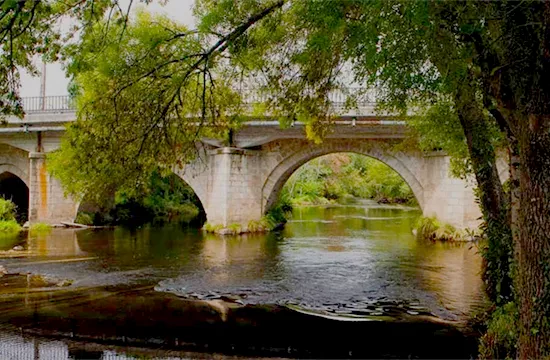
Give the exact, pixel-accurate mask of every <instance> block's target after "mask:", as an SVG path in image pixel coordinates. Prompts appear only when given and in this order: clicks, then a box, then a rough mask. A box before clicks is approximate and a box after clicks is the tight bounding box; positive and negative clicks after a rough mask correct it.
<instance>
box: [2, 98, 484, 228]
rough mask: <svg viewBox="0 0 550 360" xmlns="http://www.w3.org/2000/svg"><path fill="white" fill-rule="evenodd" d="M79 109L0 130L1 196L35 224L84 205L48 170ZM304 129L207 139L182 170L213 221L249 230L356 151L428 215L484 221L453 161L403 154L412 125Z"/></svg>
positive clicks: (361, 115) (372, 122) (366, 113)
mask: <svg viewBox="0 0 550 360" xmlns="http://www.w3.org/2000/svg"><path fill="white" fill-rule="evenodd" d="M74 118H75V113H74V111H72V110H70V108H69V109H67V108H64V109H54V110H51V109H49V110H48V109H47V110H45V111H40V110H39V111H28V112H27V116H26V117H25V119H24V120H19V119H14V118H13V119H8V124H7V126H5V127H2V128H0V195H3V196H5V197H7V198H12V199H13V200H14V201H15V202H16V203H17V204H18V206H19V207H20V208H21V209H22V210H23V209H28V219H29V220H30V221H31V222H47V223H59V222H62V221H68V222H72V221H73V220H74V218H75V217H76V213H77V211H78V206H79V202H78V201H77V200H74V199H71V198H68V197H65V196H64V194H63V190H62V188H61V185H60V183H59V182H58V181H57V179H55V178H53V177H52V176H51V175H50V174H49V173H48V170H47V163H46V154H47V153H49V152H51V151H53V150H55V149H57V148H58V147H59V145H60V140H61V136H62V135H63V131H64V124H66V123H68V122H70V121H73V120H74ZM304 134H305V131H304V128H303V125H301V124H298V123H297V124H295V125H294V126H292V127H290V128H288V129H281V128H280V127H279V124H278V122H276V121H250V122H247V123H246V124H245V125H244V126H243V127H242V129H240V130H239V131H237V132H236V134H235V135H234V142H233V146H232V147H227V146H223V145H222V144H221V143H220V142H219V141H217V140H213V139H203V141H202V142H201V143H200V144H198V145H197V146H198V153H199V156H198V157H197V159H196V160H195V161H194V162H193V163H191V164H188V165H187V166H185V168H184V169H180V170H177V171H175V172H176V174H177V175H179V176H180V177H181V178H182V179H183V180H185V181H186V182H187V183H188V184H189V185H190V186H191V187H192V188H193V190H194V191H195V193H196V194H197V196H198V198H199V199H200V201H201V202H202V205H203V207H204V210H205V212H206V216H207V221H208V222H210V223H212V224H214V225H218V224H219V225H222V226H223V227H227V226H229V225H232V224H239V225H240V226H241V228H242V229H243V230H246V228H247V227H248V224H249V222H250V221H252V220H254V221H257V220H260V218H261V217H262V216H263V215H264V214H265V212H266V211H267V210H268V209H269V208H270V207H271V206H272V205H273V204H274V202H275V201H276V199H277V197H278V195H279V193H280V191H281V189H282V187H283V185H284V184H285V182H286V181H287V180H288V178H289V177H290V176H291V175H292V173H293V172H294V171H295V170H296V169H298V168H299V167H300V166H301V165H303V164H304V163H306V162H308V161H309V160H312V159H314V158H316V157H318V156H321V155H325V154H330V153H337V152H353V153H358V154H363V155H366V156H370V157H373V158H375V159H378V160H380V161H382V162H384V163H386V164H387V165H389V166H390V167H391V168H393V169H394V170H395V171H397V173H399V174H400V175H401V176H402V177H403V179H404V180H405V181H406V182H407V184H408V185H409V186H410V187H411V189H412V191H413V193H414V195H415V197H416V199H417V200H418V203H419V205H420V207H421V209H422V211H423V213H424V214H425V215H428V216H431V215H436V216H437V217H438V218H439V219H441V220H443V221H445V222H449V223H451V224H453V225H455V226H458V227H470V226H475V225H476V224H477V223H478V218H479V216H480V212H479V208H478V206H477V205H476V203H475V201H474V195H473V191H472V184H468V183H467V182H465V181H463V180H461V179H455V178H452V177H450V176H449V158H448V157H447V156H445V155H444V154H442V153H421V152H418V151H414V150H403V149H401V150H400V147H399V144H400V143H401V142H402V141H403V139H404V138H405V137H406V125H405V124H404V122H402V121H396V120H395V119H392V118H391V117H386V118H385V119H383V120H380V118H379V117H378V116H376V115H374V112H373V109H372V107H370V108H367V109H365V108H363V109H362V111H361V112H355V113H346V114H344V115H342V116H341V117H340V119H339V120H337V121H336V123H335V125H334V126H333V131H332V132H331V133H330V134H329V135H328V136H327V137H326V139H325V140H324V141H323V142H322V143H320V144H314V143H313V142H311V141H308V140H306V139H305V135H304Z"/></svg>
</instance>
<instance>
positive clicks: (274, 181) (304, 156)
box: [262, 140, 424, 212]
mask: <svg viewBox="0 0 550 360" xmlns="http://www.w3.org/2000/svg"><path fill="white" fill-rule="evenodd" d="M339 152H351V153H357V154H361V155H365V156H369V157H372V158H374V159H376V160H379V161H382V162H383V163H385V164H386V165H388V166H389V167H391V168H392V169H393V170H395V171H396V172H397V173H398V174H399V175H400V176H401V177H402V178H403V179H404V180H405V182H406V183H407V184H408V185H409V186H410V187H411V190H412V191H413V193H414V196H415V197H416V199H417V201H418V204H419V205H420V207H421V208H423V206H424V188H423V186H422V184H421V182H420V180H419V179H418V177H417V176H416V175H415V174H414V172H413V170H414V168H415V167H418V166H419V164H418V163H413V160H412V157H411V156H407V155H403V154H401V153H396V152H392V151H391V149H390V146H388V144H385V143H383V142H380V141H364V140H363V141H361V142H356V141H342V140H340V141H330V140H325V141H324V142H323V143H321V144H320V145H311V144H309V146H308V145H306V146H302V147H301V148H299V149H298V150H297V151H295V152H293V153H291V154H289V155H287V156H286V157H285V158H283V159H282V160H281V161H279V162H278V164H277V165H276V166H275V167H274V168H273V170H272V171H271V172H270V173H269V175H268V176H267V178H266V180H265V182H264V185H263V187H262V212H266V211H267V210H269V209H270V207H271V206H272V205H273V204H274V203H275V202H276V200H277V198H278V196H279V193H280V191H281V190H282V188H283V186H284V184H285V183H286V181H287V180H288V179H289V178H290V176H291V175H292V174H293V173H294V172H295V171H296V170H297V169H298V168H299V167H300V166H302V165H303V164H305V163H307V162H308V161H310V160H312V159H314V158H317V157H319V156H323V155H327V154H331V153H339ZM411 168H412V169H413V170H411Z"/></svg>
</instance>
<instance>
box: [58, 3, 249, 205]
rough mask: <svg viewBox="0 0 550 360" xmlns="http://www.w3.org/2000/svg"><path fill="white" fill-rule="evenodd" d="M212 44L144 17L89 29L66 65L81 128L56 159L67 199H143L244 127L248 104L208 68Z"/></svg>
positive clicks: (72, 129)
mask: <svg viewBox="0 0 550 360" xmlns="http://www.w3.org/2000/svg"><path fill="white" fill-rule="evenodd" d="M122 31H123V36H121V32H122ZM207 44H208V41H207V39H205V38H204V36H203V35H201V34H199V33H196V32H193V31H190V30H188V29H187V28H185V27H184V26H182V25H180V24H177V23H175V22H174V21H171V20H169V19H168V18H167V17H162V16H152V15H150V14H147V13H145V12H140V13H138V14H137V15H136V17H135V20H134V21H130V22H128V23H125V22H121V23H119V22H116V23H111V24H109V26H106V24H105V23H99V24H96V25H94V26H93V27H90V28H88V29H87V31H86V32H85V33H84V34H83V36H82V41H81V42H80V43H79V44H78V45H75V48H74V49H71V50H70V51H71V62H70V64H69V66H68V72H69V74H70V75H71V76H72V77H73V84H74V85H73V88H74V89H73V91H74V92H75V93H76V103H77V108H78V109H77V121H76V122H75V123H72V124H71V125H69V126H68V128H67V132H66V134H65V137H64V140H63V142H62V145H61V148H60V150H59V151H57V152H55V153H53V154H52V155H51V156H50V158H49V170H50V171H51V173H52V174H53V175H55V176H56V177H58V178H59V179H60V180H61V182H62V184H63V185H64V187H65V190H66V191H67V192H68V193H70V194H75V195H77V196H82V194H87V196H88V197H90V198H91V197H93V200H95V201H96V202H98V203H99V202H100V201H101V200H103V199H105V198H107V195H109V194H112V192H113V189H119V190H122V191H124V192H125V193H126V194H127V196H128V197H135V196H139V194H140V193H141V192H143V190H144V187H146V185H147V183H148V180H149V176H150V175H151V174H152V173H153V172H154V171H157V170H159V169H160V172H161V175H167V174H169V173H170V172H171V171H172V170H173V167H174V166H176V167H179V168H182V167H183V166H184V164H185V163H187V162H188V161H190V160H192V159H193V158H194V157H195V156H196V151H197V148H196V143H195V141H196V140H197V139H200V138H201V137H202V136H209V137H221V136H223V135H224V134H226V129H227V128H228V127H230V126H237V124H238V123H239V122H240V119H241V117H240V114H241V113H242V111H240V109H241V108H242V104H241V100H240V97H239V96H238V95H237V94H236V92H234V91H233V90H231V89H230V86H229V85H231V79H230V78H229V76H227V77H225V76H223V77H222V76H221V75H220V74H222V73H224V70H223V69H222V68H219V69H218V70H217V71H213V70H212V71H209V70H208V69H205V66H204V64H202V62H204V61H207V59H208V61H210V62H211V64H209V65H212V66H214V64H216V62H215V61H214V59H209V58H208V57H207V56H206V55H205V53H206V52H207V50H206V49H205V48H204V45H207ZM228 69H232V68H228ZM228 71H229V70H228Z"/></svg>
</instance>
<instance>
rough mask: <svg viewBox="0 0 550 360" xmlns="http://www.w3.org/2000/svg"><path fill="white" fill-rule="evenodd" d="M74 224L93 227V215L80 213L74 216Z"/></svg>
mask: <svg viewBox="0 0 550 360" xmlns="http://www.w3.org/2000/svg"><path fill="white" fill-rule="evenodd" d="M75 222H76V223H77V224H82V225H89V226H90V225H93V224H94V215H93V214H91V213H87V212H84V211H81V212H79V213H78V214H77V215H76V219H75Z"/></svg>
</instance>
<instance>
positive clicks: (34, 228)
mask: <svg viewBox="0 0 550 360" xmlns="http://www.w3.org/2000/svg"><path fill="white" fill-rule="evenodd" d="M29 230H30V232H32V233H49V232H50V231H52V226H51V225H50V224H46V223H41V222H39V223H33V224H31V227H30V228H29Z"/></svg>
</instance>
